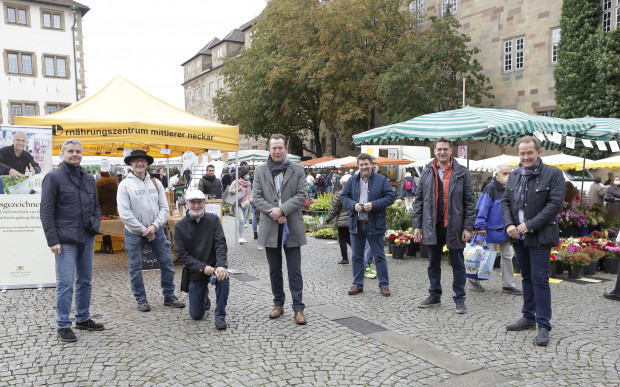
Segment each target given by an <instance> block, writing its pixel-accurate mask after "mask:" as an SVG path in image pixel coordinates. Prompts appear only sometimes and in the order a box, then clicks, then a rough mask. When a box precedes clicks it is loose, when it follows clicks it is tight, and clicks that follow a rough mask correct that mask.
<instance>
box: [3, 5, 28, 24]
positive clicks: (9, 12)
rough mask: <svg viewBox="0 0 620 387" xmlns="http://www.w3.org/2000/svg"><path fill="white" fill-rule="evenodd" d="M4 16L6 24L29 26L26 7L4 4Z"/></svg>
mask: <svg viewBox="0 0 620 387" xmlns="http://www.w3.org/2000/svg"><path fill="white" fill-rule="evenodd" d="M4 15H5V16H6V19H5V20H6V22H7V23H8V24H17V25H22V26H29V25H30V9H29V8H28V7H25V6H22V5H17V4H9V3H4Z"/></svg>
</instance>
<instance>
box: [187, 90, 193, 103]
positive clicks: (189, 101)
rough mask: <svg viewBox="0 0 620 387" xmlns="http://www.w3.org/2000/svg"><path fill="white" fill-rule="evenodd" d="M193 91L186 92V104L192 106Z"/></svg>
mask: <svg viewBox="0 0 620 387" xmlns="http://www.w3.org/2000/svg"><path fill="white" fill-rule="evenodd" d="M193 95H194V94H193V93H192V92H191V91H190V92H189V93H187V106H192V97H193Z"/></svg>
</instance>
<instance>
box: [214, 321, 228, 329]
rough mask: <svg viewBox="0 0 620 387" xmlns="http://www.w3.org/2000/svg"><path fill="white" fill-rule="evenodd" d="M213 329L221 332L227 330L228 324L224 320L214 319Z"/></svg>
mask: <svg viewBox="0 0 620 387" xmlns="http://www.w3.org/2000/svg"><path fill="white" fill-rule="evenodd" d="M215 327H216V328H217V330H218V331H223V330H225V329H226V328H228V324H226V320H224V319H223V318H216V319H215Z"/></svg>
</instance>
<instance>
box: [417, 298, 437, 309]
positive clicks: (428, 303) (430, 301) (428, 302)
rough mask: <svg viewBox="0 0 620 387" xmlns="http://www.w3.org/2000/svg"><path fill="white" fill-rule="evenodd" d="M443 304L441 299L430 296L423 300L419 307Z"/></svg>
mask: <svg viewBox="0 0 620 387" xmlns="http://www.w3.org/2000/svg"><path fill="white" fill-rule="evenodd" d="M440 304H441V299H439V298H435V297H430V296H429V297H428V298H427V299H426V300H424V301H422V302H421V303H420V304H419V305H418V308H430V307H432V306H439V305H440Z"/></svg>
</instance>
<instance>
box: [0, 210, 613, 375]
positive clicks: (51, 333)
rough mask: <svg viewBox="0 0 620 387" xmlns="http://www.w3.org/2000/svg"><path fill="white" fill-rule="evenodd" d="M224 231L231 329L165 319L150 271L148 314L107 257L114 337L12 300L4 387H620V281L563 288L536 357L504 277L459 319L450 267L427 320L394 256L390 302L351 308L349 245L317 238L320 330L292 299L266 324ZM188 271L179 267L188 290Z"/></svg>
mask: <svg viewBox="0 0 620 387" xmlns="http://www.w3.org/2000/svg"><path fill="white" fill-rule="evenodd" d="M224 226H225V231H226V235H227V236H228V240H229V264H230V268H231V269H236V270H238V271H240V272H242V273H243V274H238V275H233V276H232V278H233V280H232V281H231V291H230V298H229V304H228V308H227V313H228V315H227V321H228V323H229V328H228V330H226V331H217V330H215V327H214V318H213V314H212V311H211V313H210V314H209V315H208V316H207V317H205V319H204V320H202V321H193V320H191V319H190V318H189V316H188V314H187V313H188V312H187V308H185V309H181V310H179V309H173V308H168V307H164V306H163V300H162V296H161V289H160V288H159V272H147V273H145V285H146V287H147V295H148V298H149V302H150V304H151V307H152V311H151V312H148V313H142V312H139V311H137V310H136V305H135V302H134V299H133V296H132V294H131V288H130V284H129V279H128V274H127V259H126V256H125V254H124V252H119V253H116V254H114V255H101V254H97V255H95V268H94V281H93V298H92V304H91V314H92V315H93V319H94V320H96V321H98V322H102V323H104V324H105V326H106V330H105V331H102V332H84V331H77V330H76V334H77V336H78V342H77V343H70V344H62V343H60V342H59V340H58V338H57V337H56V329H55V328H56V323H55V321H56V311H55V299H54V297H55V289H52V288H49V289H42V290H34V289H28V290H10V291H6V292H4V293H0V310H1V311H2V312H1V313H0V386H7V385H19V386H24V385H60V384H62V385H75V386H84V385H96V386H98V385H106V386H113V385H121V386H125V385H189V384H194V385H213V386H220V385H235V386H239V385H248V386H249V385H251V386H255V385H280V386H284V385H401V386H416V385H480V386H482V385H514V386H534V385H554V386H556V385H568V384H576V385H588V386H612V385H619V384H620V340H619V335H620V323H619V321H618V319H619V316H620V304H619V303H617V302H613V301H609V300H605V299H604V298H603V297H601V295H602V293H603V291H605V290H610V289H611V288H612V287H613V282H610V281H608V282H604V283H598V284H581V283H576V282H569V281H563V282H561V283H559V284H551V287H552V297H553V319H552V324H553V330H552V331H551V342H550V344H549V346H548V347H546V348H544V347H537V346H536V345H535V344H534V338H535V331H524V332H506V330H505V325H506V324H508V323H511V322H514V321H515V320H516V319H518V318H519V317H520V310H521V305H522V300H521V298H520V297H519V296H512V295H508V294H503V293H501V281H500V278H499V271H498V270H496V271H495V273H494V278H493V279H492V280H491V281H487V282H486V283H484V285H485V287H486V288H487V291H486V292H484V293H476V292H472V291H471V288H469V287H468V288H467V291H468V295H467V307H468V311H467V313H466V314H462V315H460V314H456V313H455V312H454V303H453V302H452V298H451V296H452V294H451V293H452V292H451V280H452V273H451V270H449V269H450V267H449V266H448V265H447V264H446V263H444V264H443V266H442V268H443V269H444V278H443V281H442V284H443V286H444V297H443V299H442V304H441V306H440V307H437V308H431V309H419V308H417V304H418V303H419V302H421V301H422V300H423V299H424V298H426V296H427V288H428V278H427V275H426V264H425V260H423V259H420V258H406V259H404V260H393V259H391V258H388V262H389V270H390V288H391V290H392V296H391V297H388V298H386V297H382V296H381V295H380V294H379V290H378V288H377V283H376V280H366V284H365V285H366V286H365V288H364V293H362V294H359V295H356V296H348V295H347V290H348V289H349V287H350V285H351V282H352V278H351V277H352V276H351V267H350V265H338V264H336V262H337V261H338V260H339V259H340V258H339V248H338V245H337V243H335V241H326V240H318V239H315V238H308V242H309V243H308V245H307V246H305V247H303V248H302V259H303V264H302V269H303V275H304V286H305V288H304V301H305V303H306V317H307V318H308V324H307V325H305V326H297V325H295V323H294V321H293V313H292V309H291V306H290V297H288V298H287V302H286V305H285V311H286V313H285V314H284V315H283V317H281V318H280V319H278V320H269V319H268V318H267V314H268V313H269V311H270V309H271V306H272V296H271V292H270V287H269V275H268V268H267V262H266V258H265V253H264V251H258V250H257V246H256V241H254V240H253V239H251V228H248V229H246V238H247V239H249V240H250V243H249V244H248V245H244V246H239V248H238V255H237V256H236V257H235V256H234V244H233V243H232V242H233V241H234V240H236V238H234V237H233V234H234V231H233V227H234V225H233V218H231V217H225V219H224ZM248 236H249V238H248ZM285 272H286V271H285ZM180 273H181V267H180V266H177V267H176V276H175V279H176V283H177V285H178V283H179V281H180ZM597 277H599V278H602V279H606V280H612V279H613V280H615V275H614V276H612V275H608V274H598V275H597ZM518 283H519V281H517V284H518ZM211 289H212V288H211ZM177 293H178V295H179V298H180V299H181V300H182V301H185V302H187V295H186V294H184V293H179V292H178V291H177ZM213 294H214V293H213V291H212V290H211V300H212V301H213V300H214V295H213ZM287 294H288V293H287Z"/></svg>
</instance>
